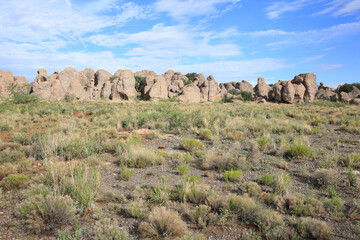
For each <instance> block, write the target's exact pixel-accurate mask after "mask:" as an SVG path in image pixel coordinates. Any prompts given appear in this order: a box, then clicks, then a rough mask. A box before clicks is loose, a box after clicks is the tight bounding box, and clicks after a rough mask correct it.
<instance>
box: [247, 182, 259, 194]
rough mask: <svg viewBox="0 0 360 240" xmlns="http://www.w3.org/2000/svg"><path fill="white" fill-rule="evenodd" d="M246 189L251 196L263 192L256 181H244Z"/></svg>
mask: <svg viewBox="0 0 360 240" xmlns="http://www.w3.org/2000/svg"><path fill="white" fill-rule="evenodd" d="M244 189H245V191H246V192H247V193H248V194H249V196H250V197H257V196H259V195H260V193H261V192H262V191H261V187H260V186H259V185H258V184H257V183H256V182H246V183H244Z"/></svg>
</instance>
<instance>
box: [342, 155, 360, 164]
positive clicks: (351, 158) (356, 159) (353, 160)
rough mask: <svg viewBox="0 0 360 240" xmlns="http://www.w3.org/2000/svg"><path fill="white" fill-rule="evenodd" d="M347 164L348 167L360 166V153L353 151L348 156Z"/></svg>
mask: <svg viewBox="0 0 360 240" xmlns="http://www.w3.org/2000/svg"><path fill="white" fill-rule="evenodd" d="M345 164H346V166H348V167H353V168H360V153H351V154H349V155H348V156H347V157H346V160H345Z"/></svg>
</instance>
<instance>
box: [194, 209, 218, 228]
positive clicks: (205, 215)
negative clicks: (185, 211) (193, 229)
mask: <svg viewBox="0 0 360 240" xmlns="http://www.w3.org/2000/svg"><path fill="white" fill-rule="evenodd" d="M210 211H211V208H210V207H209V206H206V205H200V206H197V207H195V208H194V209H192V210H191V211H190V212H189V216H190V220H191V221H192V222H194V223H197V224H199V226H200V227H202V228H204V227H206V226H208V225H210V224H211V222H212V221H213V220H214V218H212V217H211V216H213V215H209V213H210Z"/></svg>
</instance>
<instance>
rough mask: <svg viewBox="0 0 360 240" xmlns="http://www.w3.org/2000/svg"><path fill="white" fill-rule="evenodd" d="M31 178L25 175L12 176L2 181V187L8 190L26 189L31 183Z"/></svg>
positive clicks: (0, 184) (0, 183)
mask: <svg viewBox="0 0 360 240" xmlns="http://www.w3.org/2000/svg"><path fill="white" fill-rule="evenodd" d="M29 179H30V177H29V176H26V175H24V174H21V173H20V174H10V175H8V176H6V177H4V178H3V179H2V180H1V181H0V186H1V187H3V188H4V189H6V190H11V189H19V188H25V187H26V186H27V185H28V183H29Z"/></svg>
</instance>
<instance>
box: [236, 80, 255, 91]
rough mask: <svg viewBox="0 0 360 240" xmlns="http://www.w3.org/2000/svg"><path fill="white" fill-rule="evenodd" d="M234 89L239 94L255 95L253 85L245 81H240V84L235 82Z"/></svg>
mask: <svg viewBox="0 0 360 240" xmlns="http://www.w3.org/2000/svg"><path fill="white" fill-rule="evenodd" d="M235 88H236V89H238V90H240V91H241V92H250V93H251V94H252V95H254V93H255V92H254V88H253V85H252V84H251V83H249V82H248V81H245V80H242V81H241V82H237V83H236V85H235Z"/></svg>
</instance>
